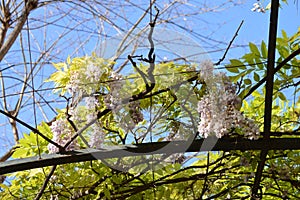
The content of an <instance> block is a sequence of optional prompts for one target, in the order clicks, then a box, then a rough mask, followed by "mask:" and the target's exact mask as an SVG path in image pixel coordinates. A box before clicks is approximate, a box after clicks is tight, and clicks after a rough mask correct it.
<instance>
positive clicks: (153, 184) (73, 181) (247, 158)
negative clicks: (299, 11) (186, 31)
mask: <svg viewBox="0 0 300 200" xmlns="http://www.w3.org/2000/svg"><path fill="white" fill-rule="evenodd" d="M29 2H31V1H29ZM75 2H76V1H75ZM95 2H96V1H95ZM39 3H40V4H41V5H40V6H42V5H43V6H44V4H48V3H47V2H39ZM78 3H79V2H78ZM20 5H21V4H20ZM30 5H31V4H30ZM74 5H76V4H75V3H74ZM82 5H84V6H87V7H88V4H82ZM103 5H104V4H103ZM27 6H28V5H27ZM30 9H33V7H30ZM34 9H35V8H34ZM90 9H91V10H90V11H94V10H93V9H92V8H90ZM153 12H154V11H153ZM114 14H116V13H114ZM116 15H117V14H116ZM102 17H103V16H102ZM153 19H154V22H153V23H152V22H151V23H152V24H151V23H150V30H148V34H149V35H148V36H149V37H148V42H149V43H150V46H151V48H150V49H147V51H146V53H145V51H143V52H142V53H144V54H146V56H142V55H136V52H133V53H132V54H130V55H129V56H128V58H127V59H126V60H127V61H126V62H125V63H124V61H123V60H122V59H117V58H116V57H113V58H112V59H107V58H102V57H100V56H99V55H98V54H97V52H95V53H91V54H90V55H84V56H74V55H70V56H69V57H67V58H66V61H61V60H60V61H55V62H52V66H53V67H54V69H55V70H54V71H52V73H51V74H50V75H49V76H48V78H47V80H43V81H44V82H43V83H42V84H49V85H51V86H53V90H52V92H53V94H51V95H56V96H57V98H58V99H60V100H63V106H61V105H59V106H57V107H56V108H55V109H54V112H55V117H54V118H53V120H51V121H50V120H42V121H41V122H40V123H39V125H37V126H36V131H32V132H30V133H28V134H26V133H25V134H23V136H22V137H20V138H19V137H18V135H19V133H18V130H19V129H18V127H17V126H16V125H15V124H16V121H14V120H13V119H14V118H13V117H18V112H19V109H20V107H18V106H16V109H15V110H14V113H13V112H11V111H9V110H8V107H7V102H6V100H5V99H6V96H4V100H3V101H4V106H3V107H4V111H3V112H6V113H7V115H8V116H9V115H11V116H13V117H11V120H10V121H9V123H10V125H11V127H12V130H13V132H14V134H13V135H14V136H15V142H16V145H15V148H14V149H13V153H12V154H11V156H12V157H11V158H12V159H20V158H26V157H32V156H39V155H41V154H49V153H65V151H72V150H74V151H76V150H78V149H83V148H91V149H92V148H98V149H101V148H102V147H105V146H107V145H115V146H118V145H123V144H138V143H146V142H154V141H157V142H160V141H175V140H190V139H191V138H192V139H196V138H199V137H200V138H201V137H202V138H203V137H207V135H205V134H201V130H202V129H201V130H200V131H199V130H198V128H199V127H198V125H199V123H201V122H203V121H205V120H207V118H208V117H210V118H211V119H212V121H213V122H215V124H217V125H218V128H219V129H217V128H216V127H215V126H217V125H215V124H214V123H211V124H209V123H210V122H209V121H208V122H207V123H204V125H203V126H204V127H205V125H206V126H210V127H211V129H209V130H214V131H215V132H214V133H211V132H209V134H212V135H213V134H215V135H217V136H218V137H230V138H240V137H245V138H250V139H253V138H255V137H248V134H249V133H250V132H251V131H252V130H253V129H254V130H255V131H253V134H255V133H256V132H257V131H256V130H260V131H261V132H262V134H263V128H264V127H263V125H264V124H263V123H264V114H265V113H264V107H265V105H264V104H265V102H264V100H265V93H266V91H265V88H264V87H263V83H264V81H263V80H264V79H265V77H266V73H267V61H268V49H267V44H266V42H265V41H262V42H261V43H260V45H257V44H254V43H251V42H250V43H249V46H248V49H249V51H248V53H246V54H245V55H244V56H242V57H241V58H239V59H237V58H236V59H231V60H229V64H227V65H226V66H225V69H226V75H225V74H224V73H219V72H213V70H212V69H211V68H209V66H210V67H212V63H210V64H209V63H207V62H204V64H203V63H189V62H181V61H177V60H174V61H164V62H163V61H161V62H158V61H156V62H155V54H154V52H153V51H154V50H155V48H154V47H155V46H152V43H151V37H152V35H151V31H153V29H154V31H155V25H156V24H157V23H159V20H158V21H155V20H156V18H155V16H154V15H153ZM104 21H106V22H107V23H113V21H110V20H108V19H105V20H104ZM151 28H152V29H151ZM20 38H21V36H20ZM299 41H300V29H299V31H298V32H297V33H295V34H294V35H292V36H288V35H287V34H286V32H285V31H284V30H282V32H281V36H280V37H278V38H277V43H276V50H277V52H278V53H277V55H276V58H277V60H276V67H275V70H276V74H275V76H274V91H273V104H272V122H271V134H272V135H271V138H273V137H274V138H275V137H291V138H297V137H298V135H299V115H300V114H299V113H300V110H299V104H300V98H299V95H298V90H299V88H298V85H299V83H300V81H299V71H298V70H299V69H298V66H299V64H300V60H299V56H298V54H299V52H298V51H299ZM22 52H25V50H24V49H23V50H22ZM295 52H296V53H295ZM297 52H298V53H297ZM116 55H118V56H121V54H120V53H119V52H117V53H116ZM25 57H26V56H24V58H25ZM157 57H158V56H157ZM200 65H202V68H200V67H199V66H200ZM207 65H209V66H207ZM120 66H121V67H120ZM29 69H30V68H29ZM25 71H26V70H25ZM2 72H5V70H1V73H2ZM208 73H209V75H210V76H207V74H208ZM33 74H34V68H32V65H31V72H30V73H29V74H26V75H25V76H24V77H25V79H27V80H26V81H28V82H26V84H28V85H31V86H30V87H32V88H34V82H33V78H34V77H31V76H33ZM0 75H1V80H2V85H4V81H3V80H4V78H5V74H0ZM227 75H228V76H227ZM30 78H32V81H29V79H30ZM5 83H8V82H5ZM29 83H30V84H29ZM26 84H25V85H26ZM49 85H48V86H49ZM26 87H29V86H26ZM2 88H5V87H4V86H3V87H2ZM228 88H230V91H231V92H233V93H230V92H229V89H228ZM5 89H6V91H9V88H8V89H7V88H5ZM26 89H27V88H25V89H24V90H22V91H23V93H22V94H21V95H24V94H25V93H26V91H27V90H26ZM3 95H5V92H4V90H3ZM35 95H37V94H34V93H33V96H31V98H35ZM226 95H227V96H226ZM228 96H230V97H231V98H229V97H228ZM224 97H228V98H229V100H228V98H224ZM23 98H24V97H23V96H22V97H20V98H19V100H18V101H17V103H16V105H19V104H18V102H20V101H23V100H22V99H23ZM205 99H208V100H210V102H208V104H209V103H210V104H209V105H208V107H207V108H208V111H207V112H204V111H203V110H204V108H205V107H201V109H199V107H200V106H199V104H201V105H203V104H204V103H203V101H204V100H205ZM239 100H241V101H239ZM33 102H35V101H34V100H33ZM199 102H201V103H199ZM35 103H36V102H35ZM240 104H241V105H240ZM220 106H221V107H220ZM209 109H215V110H214V112H212V111H211V110H209ZM216 112H219V113H218V114H219V116H217V115H216V114H215V113H216ZM227 113H231V115H227ZM232 113H235V114H232ZM237 113H238V114H237ZM204 114H205V118H204V117H203V116H204ZM232 116H238V117H236V118H234V119H235V120H236V121H237V122H234V121H232V119H231V118H230V117H232ZM226 118H230V119H226ZM220 119H223V120H220ZM218 120H219V121H218ZM230 120H231V121H230ZM228 121H229V122H230V123H229V125H228V124H226V126H225V125H224V124H225V123H227V122H228ZM205 122H206V121H205ZM222 123H224V124H222ZM243 123H244V124H245V125H244V126H242V125H241V124H243ZM219 124H221V125H222V126H221V125H219ZM223 125H224V126H223ZM249 127H250V128H249ZM223 129H225V130H223ZM216 130H220V131H224V134H221V135H220V134H219V135H218V133H216ZM37 132H39V133H41V134H42V135H43V136H45V137H47V138H49V139H51V140H52V141H53V143H51V144H50V143H49V142H48V141H45V140H44V138H43V137H41V135H38V134H36V133H37ZM255 136H256V137H261V138H262V137H263V135H261V136H259V135H255ZM7 159H8V158H7ZM7 159H4V158H3V160H2V159H1V161H5V160H7ZM259 162H260V154H259V152H257V151H228V152H226V151H220V152H205V153H203V152H200V153H197V154H187V153H186V154H184V153H181V154H175V155H151V156H139V155H136V156H132V157H126V158H112V159H105V160H97V161H90V162H80V163H70V164H65V165H55V166H52V167H51V166H49V167H44V168H37V169H31V170H26V171H19V172H15V173H12V174H6V175H5V176H6V177H5V178H6V181H4V182H3V181H1V182H2V183H1V184H0V189H1V190H0V197H1V198H2V199H166V200H167V199H226V198H227V199H247V198H250V197H251V192H252V187H253V184H254V179H255V171H256V168H257V165H258V163H259ZM299 162H300V160H299V151H298V150H293V151H290V150H284V151H278V150H277V151H276V150H270V151H268V154H267V158H266V163H265V166H264V169H263V174H262V179H261V182H260V188H259V196H260V198H263V199H282V198H283V199H297V198H300V194H299V187H300V183H299V174H300V172H299V167H298V166H299ZM1 177H2V178H4V176H1Z"/></svg>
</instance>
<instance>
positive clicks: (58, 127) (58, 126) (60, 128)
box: [48, 119, 78, 153]
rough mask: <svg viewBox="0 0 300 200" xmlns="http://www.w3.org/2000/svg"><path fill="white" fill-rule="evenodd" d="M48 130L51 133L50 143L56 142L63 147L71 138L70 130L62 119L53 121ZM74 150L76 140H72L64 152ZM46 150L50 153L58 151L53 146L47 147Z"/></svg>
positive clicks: (76, 146) (76, 147)
mask: <svg viewBox="0 0 300 200" xmlns="http://www.w3.org/2000/svg"><path fill="white" fill-rule="evenodd" d="M50 129H51V131H52V133H53V138H52V141H53V142H56V143H57V144H59V145H61V146H64V145H65V144H66V143H67V142H68V141H69V139H70V138H71V137H72V131H71V130H70V127H68V123H67V122H66V121H65V120H63V119H57V120H56V121H54V122H53V123H52V124H51V126H50ZM75 149H78V144H77V142H76V140H74V141H73V142H72V143H71V144H70V145H69V146H68V147H67V148H66V150H75ZM48 150H49V152H50V153H56V152H58V151H59V149H58V148H57V147H56V146H54V145H53V144H49V145H48Z"/></svg>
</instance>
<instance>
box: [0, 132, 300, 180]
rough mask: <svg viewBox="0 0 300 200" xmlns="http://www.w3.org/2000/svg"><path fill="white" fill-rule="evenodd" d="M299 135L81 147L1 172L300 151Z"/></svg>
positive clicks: (18, 162) (5, 166)
mask: <svg viewBox="0 0 300 200" xmlns="http://www.w3.org/2000/svg"><path fill="white" fill-rule="evenodd" d="M299 149H300V138H271V139H269V140H265V139H258V140H248V139H244V138H221V139H217V138H215V137H209V138H206V139H197V140H194V141H171V142H155V143H144V144H138V145H123V146H111V147H106V148H104V149H82V150H76V151H69V152H66V153H63V154H60V153H57V154H43V155H41V158H39V157H37V156H36V157H29V158H22V159H15V160H9V161H6V162H2V163H0V175H2V174H6V173H12V172H17V171H23V170H28V169H34V168H40V167H46V166H52V165H60V164H67V163H76V162H83V161H90V160H101V159H108V158H121V157H128V156H141V155H153V154H173V153H184V152H201V151H231V150H241V151H245V150H299Z"/></svg>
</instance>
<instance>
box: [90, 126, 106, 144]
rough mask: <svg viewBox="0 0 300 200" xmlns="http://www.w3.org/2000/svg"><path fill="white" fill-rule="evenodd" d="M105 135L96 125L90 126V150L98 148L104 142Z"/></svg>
mask: <svg viewBox="0 0 300 200" xmlns="http://www.w3.org/2000/svg"><path fill="white" fill-rule="evenodd" d="M104 138H105V133H104V132H103V131H102V129H101V128H100V126H99V124H98V123H94V124H93V125H92V134H91V137H90V141H89V145H90V147H91V148H100V147H101V146H102V144H103V142H104Z"/></svg>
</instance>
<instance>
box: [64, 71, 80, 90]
mask: <svg viewBox="0 0 300 200" xmlns="http://www.w3.org/2000/svg"><path fill="white" fill-rule="evenodd" d="M80 82H81V81H80V73H79V72H78V71H75V72H73V73H72V74H71V77H70V81H69V83H68V84H67V86H66V88H67V90H68V92H69V94H71V95H74V94H75V93H77V92H78V91H79V90H80Z"/></svg>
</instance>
